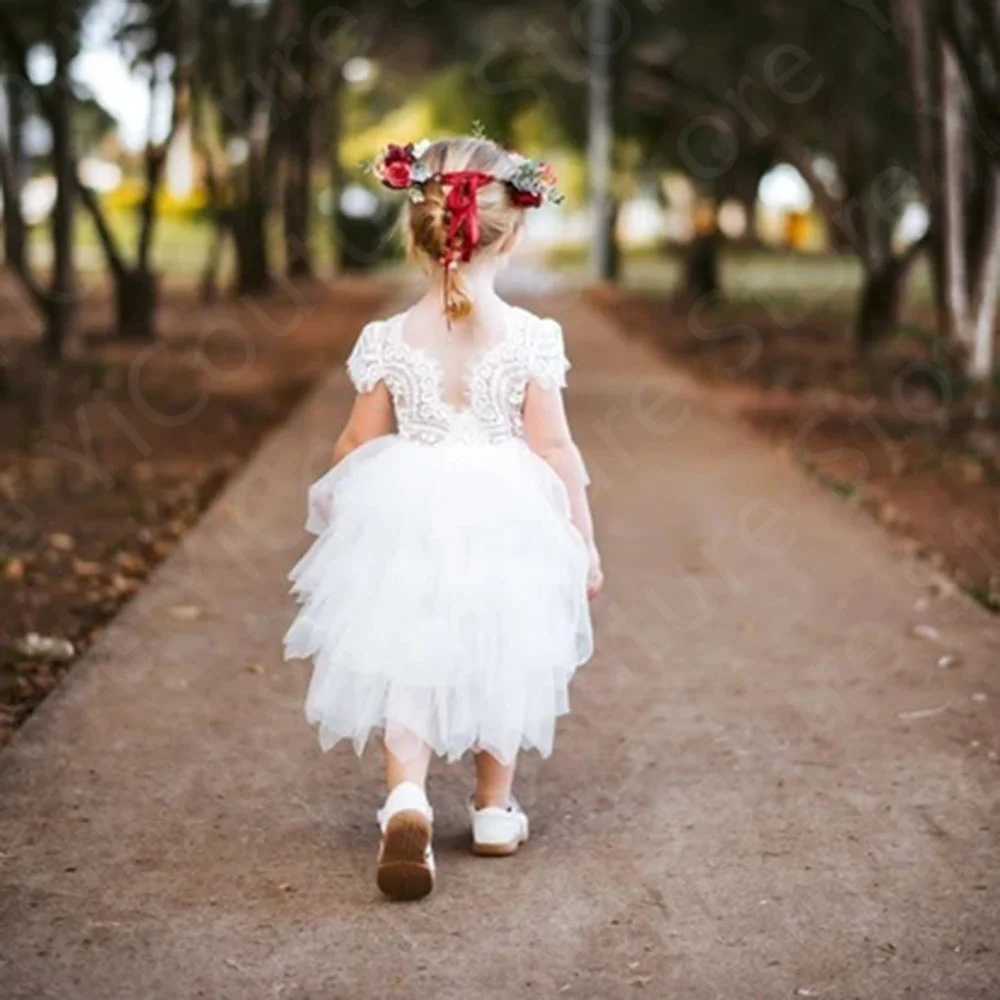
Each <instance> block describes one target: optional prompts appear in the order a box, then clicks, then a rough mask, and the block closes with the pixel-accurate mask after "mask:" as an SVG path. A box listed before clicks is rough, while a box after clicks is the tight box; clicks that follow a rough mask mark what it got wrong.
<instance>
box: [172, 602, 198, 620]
mask: <svg viewBox="0 0 1000 1000" xmlns="http://www.w3.org/2000/svg"><path fill="white" fill-rule="evenodd" d="M203 612H204V609H203V608H199V607H198V606H197V605H196V604H176V605H174V607H172V608H171V609H170V617H171V618H175V619H176V620H177V621H179V622H193V621H197V620H198V619H199V618H200V617H201V616H202V614H203Z"/></svg>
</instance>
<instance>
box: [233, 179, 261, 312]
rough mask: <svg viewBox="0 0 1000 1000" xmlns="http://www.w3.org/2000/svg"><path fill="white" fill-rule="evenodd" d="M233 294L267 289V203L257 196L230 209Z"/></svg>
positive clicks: (255, 293) (252, 292)
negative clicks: (233, 278) (231, 213)
mask: <svg viewBox="0 0 1000 1000" xmlns="http://www.w3.org/2000/svg"><path fill="white" fill-rule="evenodd" d="M232 225H233V245H234V248H235V250H236V293H237V295H263V294H266V293H267V292H269V291H270V290H271V269H270V267H269V265H268V253H267V207H266V204H265V201H264V199H263V198H262V197H260V196H251V197H249V198H248V199H247V200H246V201H245V202H244V203H243V204H242V205H241V206H240V207H239V208H238V209H236V210H235V211H234V212H233V222H232Z"/></svg>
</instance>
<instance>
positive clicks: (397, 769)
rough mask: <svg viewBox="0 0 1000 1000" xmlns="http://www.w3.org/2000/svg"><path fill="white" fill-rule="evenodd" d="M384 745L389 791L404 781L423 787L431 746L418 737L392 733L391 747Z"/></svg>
mask: <svg viewBox="0 0 1000 1000" xmlns="http://www.w3.org/2000/svg"><path fill="white" fill-rule="evenodd" d="M384 746H385V783H386V785H387V787H388V789H389V791H390V792H391V791H392V790H393V789H394V788H395V787H396V786H397V785H400V784H402V783H403V782H404V781H412V782H413V783H414V784H415V785H419V786H420V787H421V788H424V787H425V786H426V784H427V769H428V768H429V767H430V763H431V748H430V747H429V746H428V745H427V744H426V743H424V741H423V740H421V739H420V738H419V737H417V736H414V735H412V734H410V735H409V736H401V735H400V734H399V733H394V734H393V740H392V749H390V748H389V745H388V743H386V744H384Z"/></svg>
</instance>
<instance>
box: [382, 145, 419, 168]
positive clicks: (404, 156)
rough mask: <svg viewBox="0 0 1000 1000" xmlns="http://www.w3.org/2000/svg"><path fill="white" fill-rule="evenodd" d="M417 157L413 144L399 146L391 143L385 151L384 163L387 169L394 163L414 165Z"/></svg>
mask: <svg viewBox="0 0 1000 1000" xmlns="http://www.w3.org/2000/svg"><path fill="white" fill-rule="evenodd" d="M414 160H415V157H414V155H413V143H412V142H408V143H407V144H406V145H405V146H397V145H396V144H395V143H392V142H390V143H389V147H388V149H386V151H385V158H384V161H383V162H384V163H385V165H386V166H387V167H391V166H392V165H393V164H394V163H405V164H407V165H409V164H411V163H413V162H414Z"/></svg>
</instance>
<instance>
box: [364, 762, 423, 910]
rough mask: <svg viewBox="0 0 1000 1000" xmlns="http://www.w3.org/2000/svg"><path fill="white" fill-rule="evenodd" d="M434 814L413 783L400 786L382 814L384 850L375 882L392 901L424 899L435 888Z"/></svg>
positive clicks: (392, 794) (392, 792)
mask: <svg viewBox="0 0 1000 1000" xmlns="http://www.w3.org/2000/svg"><path fill="white" fill-rule="evenodd" d="M433 824H434V810H433V809H431V807H430V803H429V802H428V801H427V796H426V795H425V794H424V790H423V789H422V788H421V787H420V786H419V785H417V784H415V783H414V782H412V781H404V782H402V784H399V785H397V786H396V787H395V788H394V789H393V790H392V791H391V792H390V793H389V797H388V798H387V799H386V800H385V805H384V806H382V808H381V809H379V811H378V825H379V827H380V828H381V830H382V846H381V847H380V848H379V852H378V873H377V875H376V876H375V881H376V882H377V883H378V887H379V888H380V889H381V890H382V892H384V893H385V894H386V895H387V896H388V897H389V898H390V899H398V900H406V899H421V898H423V897H424V896H426V895H427V894H428V893H429V892H430V891H431V889H433V888H434V850H433V848H432V847H431V837H432V835H433Z"/></svg>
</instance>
